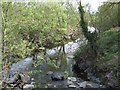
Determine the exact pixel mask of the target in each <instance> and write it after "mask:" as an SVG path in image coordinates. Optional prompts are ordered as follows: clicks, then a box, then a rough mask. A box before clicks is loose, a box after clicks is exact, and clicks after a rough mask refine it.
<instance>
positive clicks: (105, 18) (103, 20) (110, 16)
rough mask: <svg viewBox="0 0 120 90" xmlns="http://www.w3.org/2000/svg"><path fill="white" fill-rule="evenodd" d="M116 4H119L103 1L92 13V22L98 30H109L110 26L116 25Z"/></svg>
mask: <svg viewBox="0 0 120 90" xmlns="http://www.w3.org/2000/svg"><path fill="white" fill-rule="evenodd" d="M118 6H119V4H111V3H104V4H103V5H101V6H100V7H99V9H98V12H97V13H96V14H95V15H94V17H95V20H94V24H95V25H96V27H97V28H98V30H100V31H105V30H109V29H110V28H112V27H116V26H118V24H119V23H118V22H119V20H118V18H119V14H118V11H119V9H118Z"/></svg>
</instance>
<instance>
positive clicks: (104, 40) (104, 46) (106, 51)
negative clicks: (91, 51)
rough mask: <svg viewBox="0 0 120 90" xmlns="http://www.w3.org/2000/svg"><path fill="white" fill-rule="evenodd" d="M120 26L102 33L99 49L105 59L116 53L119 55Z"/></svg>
mask: <svg viewBox="0 0 120 90" xmlns="http://www.w3.org/2000/svg"><path fill="white" fill-rule="evenodd" d="M118 29H119V28H112V29H110V30H108V31H105V32H103V33H101V34H100V39H99V41H98V42H99V51H100V55H101V57H102V59H103V60H110V59H111V58H112V57H113V56H114V55H118V48H119V46H118V42H119V38H118V37H119V36H120V32H119V31H118Z"/></svg>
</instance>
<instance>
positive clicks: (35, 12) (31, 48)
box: [2, 2, 79, 61]
mask: <svg viewBox="0 0 120 90" xmlns="http://www.w3.org/2000/svg"><path fill="white" fill-rule="evenodd" d="M70 7H71V8H72V9H73V10H72V11H71V9H70ZM72 12H74V14H75V15H76V16H77V15H78V12H76V11H75V8H74V7H73V6H72V4H71V6H70V5H66V7H64V5H62V4H60V3H57V2H56V3H52V2H49V3H44V2H40V3H36V2H28V3H19V2H14V3H13V2H2V15H3V17H2V18H3V28H4V48H5V49H4V52H5V53H4V59H9V60H10V58H8V56H10V55H11V57H13V58H12V59H11V60H10V61H14V60H13V59H14V58H17V57H16V56H19V57H20V58H24V57H26V56H29V55H31V53H35V54H38V53H39V52H42V51H40V50H39V48H40V47H45V48H53V47H56V46H59V45H61V44H64V43H65V42H67V41H68V38H67V40H66V39H65V37H68V35H67V34H68V32H69V29H70V28H76V27H77V26H76V25H77V24H78V22H79V21H78V20H77V19H76V18H73V17H75V15H74V14H73V13H72ZM35 51H37V52H35Z"/></svg>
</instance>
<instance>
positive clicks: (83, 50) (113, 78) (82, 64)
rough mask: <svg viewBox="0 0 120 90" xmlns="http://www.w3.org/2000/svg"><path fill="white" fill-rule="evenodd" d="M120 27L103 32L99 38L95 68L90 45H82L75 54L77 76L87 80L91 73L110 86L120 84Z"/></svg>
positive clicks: (74, 69) (74, 68) (74, 67)
mask: <svg viewBox="0 0 120 90" xmlns="http://www.w3.org/2000/svg"><path fill="white" fill-rule="evenodd" d="M119 29H120V28H119V27H117V28H112V29H110V30H108V31H105V32H101V33H100V34H99V39H98V41H97V42H98V56H97V58H98V60H96V61H97V62H96V63H94V64H95V66H96V67H95V68H93V67H92V66H91V65H92V64H93V62H92V57H91V56H92V53H91V51H90V47H89V45H86V44H85V45H83V46H81V47H80V48H79V49H78V50H77V51H76V53H75V54H74V60H75V61H76V64H75V65H73V71H74V73H75V75H76V76H78V77H81V78H83V79H85V80H89V79H90V74H93V75H95V76H96V77H99V78H100V79H101V81H102V83H104V84H107V85H108V84H109V83H110V85H108V86H118V55H119V46H118V44H119V42H120V41H119V36H120V32H119Z"/></svg>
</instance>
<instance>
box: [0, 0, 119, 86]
mask: <svg viewBox="0 0 120 90" xmlns="http://www.w3.org/2000/svg"><path fill="white" fill-rule="evenodd" d="M0 4H1V13H2V15H1V16H2V17H1V19H2V30H1V32H0V33H1V35H2V62H1V63H2V66H4V65H6V64H7V65H8V67H10V66H11V65H12V64H13V63H16V62H19V61H21V60H23V59H24V58H27V57H33V59H34V61H33V67H37V66H39V65H40V64H41V62H42V60H43V59H46V61H47V63H48V64H49V65H50V66H52V68H54V69H55V70H58V69H59V68H61V67H62V66H64V67H62V68H64V69H65V67H66V63H67V61H66V60H65V58H66V51H65V45H66V44H67V43H69V42H75V40H76V39H78V38H82V39H81V41H80V42H82V41H87V43H82V44H80V46H79V48H78V49H77V50H76V51H75V53H74V55H73V58H72V60H73V61H74V62H75V63H74V64H73V66H72V70H73V73H74V75H73V76H75V77H78V78H81V79H83V80H85V81H87V80H88V74H89V73H92V75H94V76H96V77H99V78H100V80H101V82H102V83H103V84H104V85H106V86H110V87H120V73H119V72H120V71H119V68H120V62H119V61H118V56H119V43H120V39H119V37H120V31H119V30H120V17H119V16H120V13H119V12H118V11H119V9H120V5H119V4H120V3H119V2H118V3H109V2H106V3H103V4H102V5H101V6H99V8H98V11H96V12H91V8H90V7H89V4H87V5H85V6H83V5H82V4H81V2H77V5H76V6H74V5H73V4H72V2H69V1H68V2H39V3H38V2H26V3H22V2H2V3H0ZM77 6H78V7H77ZM88 26H89V27H94V29H95V30H94V32H91V31H89V30H88V29H89V28H88ZM56 47H60V48H59V50H58V52H57V53H56V54H55V55H51V56H50V55H49V56H47V55H46V50H47V49H52V48H56ZM59 59H60V60H61V65H62V66H61V67H58V66H57V65H56V64H54V61H57V60H59ZM64 69H62V72H64V73H65V75H66V76H65V77H68V76H69V75H68V74H67V73H68V72H67V71H66V70H64ZM3 70H4V68H3ZM48 71H49V70H48ZM53 71H54V70H53ZM35 72H37V73H38V72H39V69H37V70H32V72H30V74H32V75H31V76H33V74H34V73H35ZM40 72H42V70H40ZM110 72H112V76H108V77H107V78H106V77H105V75H106V73H110ZM89 80H90V79H89ZM90 81H91V80H90ZM109 82H110V83H112V85H111V84H110V85H108V83H109ZM37 87H39V86H37ZM45 87H47V86H45Z"/></svg>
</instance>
